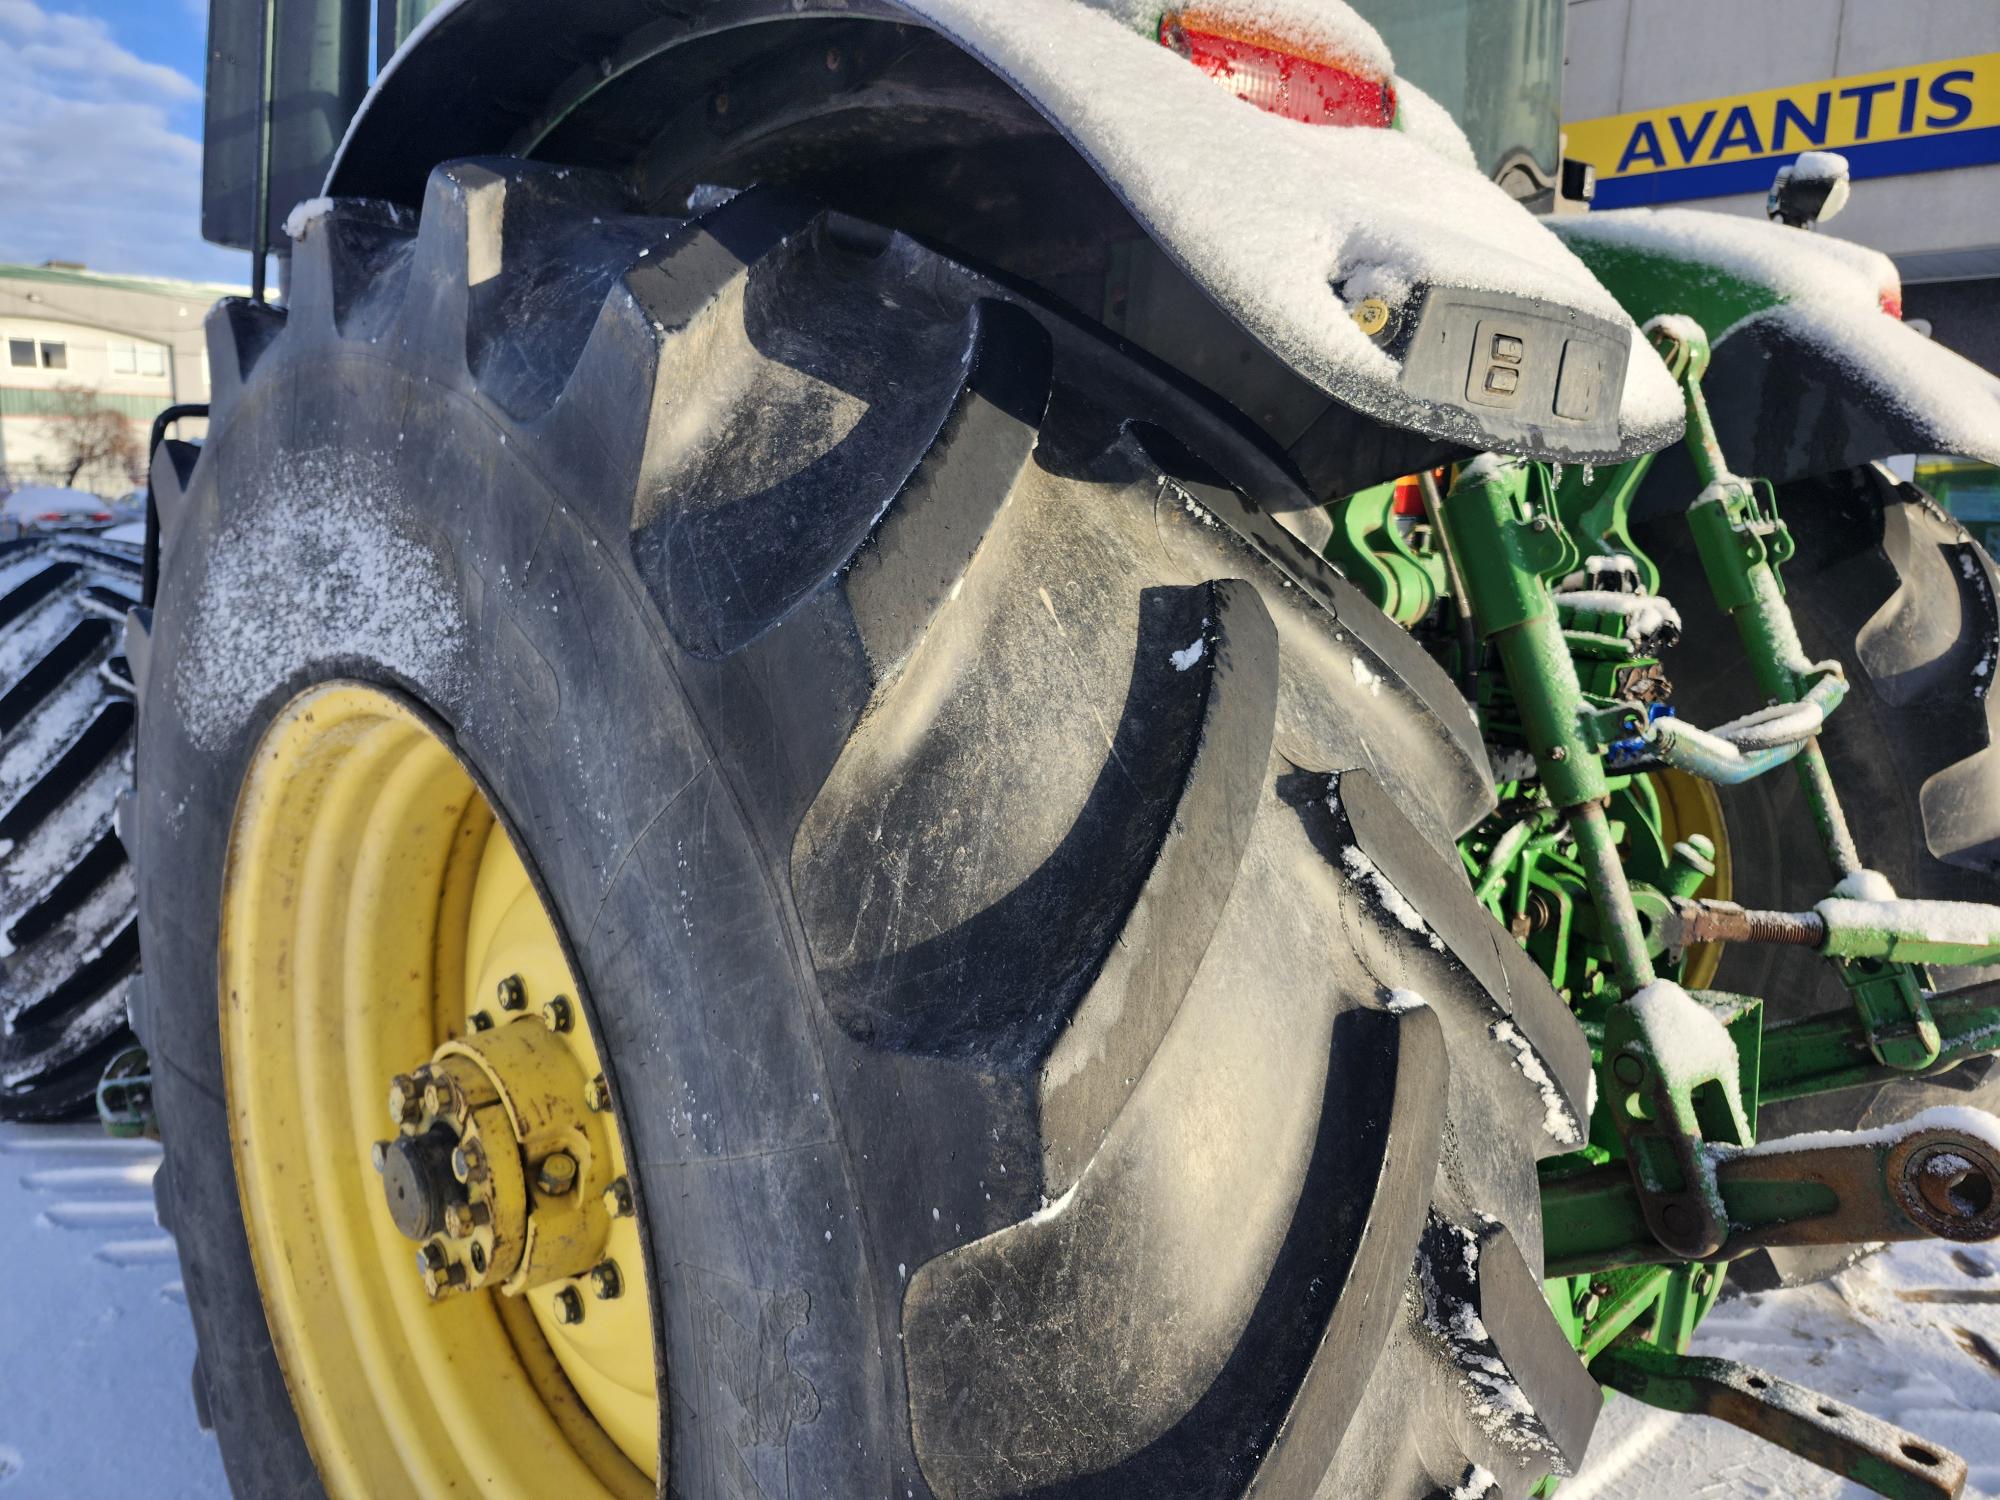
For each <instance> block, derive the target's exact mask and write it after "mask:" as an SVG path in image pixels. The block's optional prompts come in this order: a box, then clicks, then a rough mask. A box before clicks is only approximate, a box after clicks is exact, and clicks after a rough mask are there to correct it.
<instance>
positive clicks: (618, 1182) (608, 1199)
mask: <svg viewBox="0 0 2000 1500" xmlns="http://www.w3.org/2000/svg"><path fill="white" fill-rule="evenodd" d="M604 1211H605V1212H606V1213H608V1214H609V1215H611V1217H612V1218H614V1219H629V1218H631V1217H632V1184H631V1181H630V1180H629V1179H627V1178H624V1177H618V1178H614V1179H613V1180H612V1182H611V1185H610V1186H609V1187H607V1188H606V1189H605V1190H604Z"/></svg>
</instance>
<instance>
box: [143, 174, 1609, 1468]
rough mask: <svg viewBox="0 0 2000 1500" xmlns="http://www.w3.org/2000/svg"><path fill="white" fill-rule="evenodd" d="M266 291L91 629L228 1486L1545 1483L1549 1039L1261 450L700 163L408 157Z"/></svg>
mask: <svg viewBox="0 0 2000 1500" xmlns="http://www.w3.org/2000/svg"><path fill="white" fill-rule="evenodd" d="M292 285H293V288H294V294H293V302H292V305H291V307H290V309H289V311H288V312H285V313H279V312H276V311H272V310H268V309H264V308H261V307H255V306H252V305H249V304H246V303H240V302H238V303H226V304H224V305H223V306H222V307H221V308H219V309H218V311H217V312H216V313H215V314H214V315H213V316H212V319H211V323H210V328H211V335H212V365H213V368H214V370H215V374H216V391H215V395H214V408H213V414H212V429H211V432H212V435H211V437H210V439H209V441H208V443H207V444H206V446H205V447H204V449H203V452H202V455H201V459H200V463H199V465H198V466H197V467H196V468H195V469H194V471H193V473H192V476H191V479H190V480H189V482H188V484H187V486H186V488H185V489H184V491H181V492H179V493H174V494H170V495H166V496H164V497H163V498H162V513H163V519H164V524H165V529H166V547H165V555H164V562H163V571H162V580H161V588H160V597H159V606H158V610H157V612H156V615H155V617H154V618H153V620H152V622H151V631H150V635H149V638H148V640H149V644H148V649H147V651H146V653H145V657H146V660H147V662H148V669H147V671H146V673H145V674H144V675H145V677H146V680H145V681H144V683H143V684H142V685H141V705H142V706H141V712H140V754H139V765H140V782H139V794H138V805H137V818H136V824H137V827H138V830H139V834H138V843H139V861H140V866H141V872H142V879H141V887H142V908H141V909H142V912H143V923H144V933H145V941H146V944H147V948H146V952H147V964H148V974H149V979H150V980H151V982H152V983H151V993H152V995H153V997H154V998H153V1003H154V1005H155V1006H156V1007H157V1021H158V1030H159V1032H160V1038H159V1043H158V1047H157V1049H156V1053H157V1055H156V1057H155V1062H156V1068H155V1076H156V1104H157V1107H158V1111H159V1115H160V1122H161V1128H162V1134H163V1136H164V1139H165V1143H166V1152H167V1160H166V1166H165V1168H164V1172H163V1177H162V1183H161V1194H162V1206H163V1209H164V1211H165V1214H166V1217H167V1218H168V1220H169V1221H170V1225H171V1227H172V1228H173V1229H174V1231H175V1233H176V1236H177V1239H178V1242H179V1245H180V1250H181V1256H182V1260H183V1264H184V1267H185V1270H186V1284H187V1288H188V1302H189V1306H190V1309H191V1311H192V1313H193V1315H194V1320H195V1323H196V1327H197V1331H198V1333H199V1336H200V1345H201V1356H200V1369H199V1373H198V1376H197V1385H198V1394H199V1395H200V1397H201V1399H202V1401H203V1402H204V1404H205V1406H206V1409H207V1412H208V1414H209V1416H210V1418H211V1420H212V1422H213V1425H214V1428H215V1431H216V1434H217V1437H218V1440H219V1442H220V1444H221V1446H222V1450H223V1456H224V1460H225V1462H226V1464H227V1467H228V1469H229V1472H230V1475H231V1478H232V1481H233V1483H234V1484H235V1486H236V1487H237V1489H238V1490H239V1491H241V1492H242V1493H244V1494H256V1495H265V1494H293V1493H312V1492H314V1491H315V1490H316V1489H317V1488H323V1489H324V1490H326V1491H328V1492H330V1493H332V1494H335V1495H339V1496H355V1495H392V1494H406V1493H421V1494H426V1495H431V1494H447V1493H456V1494H484V1495H548V1494H565V1495H571V1494H574V1495H594V1494H626V1493H633V1492H641V1491H645V1492H650V1491H652V1490H654V1489H655V1488H656V1487H657V1489H658V1491H659V1492H660V1493H672V1494H676V1495H687V1496H703V1497H706V1496H735V1495H750V1494H760V1495H786V1494H795V1495H801V1496H804V1495H814V1496H817V1495H829V1494H830V1495H837V1496H851V1495H879V1494H884V1493H892V1494H897V1495H906V1494H908V1495H936V1496H944V1497H954V1500H957V1497H965V1500H973V1497H989V1496H990V1497H1000V1496H1012V1495H1023V1494H1029V1493H1033V1494H1036V1495H1049V1496H1053V1495H1075V1496H1085V1495H1089V1496H1117V1495H1132V1496H1140V1495H1143V1496H1149V1497H1194V1496H1202V1497H1208V1496H1233V1495H1242V1494H1245V1493H1248V1492H1249V1491H1250V1490H1251V1489H1252V1488H1253V1487H1254V1488H1256V1489H1257V1490H1258V1491H1259V1493H1264V1494H1269V1495H1273V1496H1297V1497H1305V1496H1310V1495H1316V1494H1325V1493H1335V1494H1369V1495H1375V1496H1385V1497H1390V1500H1427V1497H1430V1496H1433V1495H1436V1494H1439V1493H1452V1492H1457V1493H1466V1494H1492V1493H1504V1494H1523V1493H1526V1491H1527V1490H1528V1489H1530V1488H1532V1487H1533V1486H1534V1485H1535V1484H1536V1483H1538V1482H1539V1481H1540V1480H1541V1479H1542V1477H1543V1476H1545V1475H1548V1474H1551V1473H1566V1472H1568V1471H1569V1470H1570V1469H1572V1468H1573V1467H1574V1465H1575V1464H1576V1463H1577V1462H1578V1460H1579V1459H1580V1458H1581V1455H1582V1450H1583V1446H1584V1443H1585V1441H1586V1440H1587V1437H1588V1434H1589V1432H1590V1428H1591V1425H1592V1423H1593V1421H1594V1419H1595V1414H1596V1412H1597V1410H1598V1408H1599V1405H1600V1397H1599V1392H1598V1389H1597V1387H1596V1385H1595V1384H1594V1383H1593V1382H1591V1380H1590V1379H1589V1377H1588V1375H1587V1374H1586V1373H1585V1371H1584V1369H1583V1367H1582V1365H1581V1364H1580V1362H1579V1361H1578V1359H1577V1356H1576V1354H1575V1352H1574V1351H1573V1350H1572V1349H1571V1348H1570V1346H1569V1344H1568V1343H1567V1341H1566V1340H1565V1339H1564V1337H1563V1335H1562V1332H1561V1330H1560V1328H1559V1327H1558V1326H1557V1324H1556V1322H1555V1321H1554V1319H1553V1317H1552V1316H1551V1314H1550V1312H1549V1309H1548V1307H1547V1305H1546V1304H1545V1303H1544V1301H1543V1299H1542V1293H1541V1267H1542V1255H1541V1241H1542V1236H1541V1223H1540V1191H1539V1187H1538V1183H1537V1180H1536V1162H1537V1160H1538V1159H1539V1158H1541V1157H1544V1156H1548V1155H1552V1154H1555V1153H1558V1152H1561V1151H1565V1150H1568V1149H1570V1148H1572V1147H1573V1146H1574V1145H1575V1144H1576V1143H1577V1142H1578V1141H1579V1140H1580V1139H1581V1129H1582V1125H1581V1111H1582V1109H1583V1100H1584V1095H1585V1092H1586V1090H1587V1087H1588V1072H1589V1066H1590V1057H1589V1049H1588V1045H1587V1044H1586V1042H1585V1040H1584V1037H1583V1035H1582V1033H1581V1031H1580V1030H1579V1029H1578V1027H1577V1026H1576V1024H1575V1022H1574V1021H1573V1020H1572V1018H1571V1017H1570V1015H1569V1014H1568V1012H1567V1011H1566V1010H1565V1009H1564V1007H1563V1006H1562V1004H1561V1002H1560V1001H1559V1000H1558V999H1557V998H1556V996H1555V994H1554V992H1553V991H1552V990H1551V989H1550V988H1549V986H1548V984H1547V982H1546V981H1545V980H1544V979H1542V977H1541V976H1540V975H1539V973H1537V972H1536V971H1535V970H1534V969H1533V966H1532V965H1531V964H1530V963H1529V962H1528V961H1527V960H1526V958H1525V956H1524V955H1522V954H1521V953H1520V952H1519V950H1518V949H1517V948H1516V947H1515V946H1514V945H1513V944H1512V943H1510V942H1509V941H1507V939H1506V936H1505V934H1504V933H1503V932H1502V931H1501V930H1500V929H1498V928H1497V926H1496V925H1495V924H1494V923H1493V921H1492V920H1491V919H1490V918H1489V917H1488V916H1487V915H1486V913H1485V912H1484V911H1483V910H1482V909H1481V908H1480V907H1479V906H1478V905H1477V903H1476V902H1474V900H1473V899H1472V897H1471V894H1470V892H1469V891H1467V890H1466V888H1465V884H1464V881H1463V879H1462V878H1461V877H1460V876H1459V874H1458V872H1457V868H1456V865H1455V858H1456V857H1455V855H1454V854H1453V853H1452V840H1453V838H1454V837H1455V836H1457V835H1458V834H1459V833H1461V832H1462V831H1463V830H1464V829H1465V828H1467V827H1468V826H1470V825H1471V824H1472V823H1473V822H1475V821H1476V820H1477V819H1478V818H1479V817H1480V816H1481V815H1482V814H1483V813H1484V812H1485V811H1486V809H1487V808H1488V806H1489V805H1490V802H1491V791H1490V780H1489V773H1488V770H1487V767H1486V764H1485V760H1484V756H1483V753H1482V752H1481V750H1480V747H1479V745H1478V741H1477V738H1476V735H1475V733H1474V728H1473V725H1472V722H1471V719H1470V716H1469V715H1467V713H1466V712H1465V708H1464V704H1463V702H1462V701H1461V700H1460V699H1459V698H1458V697H1457V696H1456V694H1455V693H1454V691H1453V689H1452V687H1451V684H1450V683H1449V682H1448V681H1447V680H1446V679H1445V677H1444V676H1443V675H1442V674H1441V673H1440V672H1439V671H1438V670H1437V669H1436V667H1435V666H1434V665H1433V664H1432V663H1431V662H1430V661H1429V659H1428V658H1427V657H1425V656H1424V654H1423V653H1422V651H1421V650H1420V649H1419V648H1418V647H1417V646H1416V645H1415V643H1414V642H1412V641H1411V640H1410V639H1409V638H1408V637H1407V636H1406V635H1404V634H1403V633H1402V632H1401V631H1399V630H1398V629H1397V628H1396V627H1395V626H1394V624H1393V623H1392V622H1390V621H1389V620H1388V619H1387V618H1386V617H1384V616H1382V615H1381V614H1380V613H1379V612H1377V611H1375V610H1374V609H1372V608H1371V607H1370V606H1369V605H1368V604H1367V603H1366V602H1365V600H1363V599H1362V598H1361V596H1360V595H1358V594H1357V593H1356V592H1355V591H1354V590H1353V589H1352V588H1350V587H1349V586H1348V585H1346V583H1345V582H1344V581H1343V580H1341V579H1340V578H1338V577H1337V576H1336V575H1334V574H1333V573H1332V572H1331V570H1329V569H1328V568H1326V567H1325V566H1324V565H1323V564H1322V563H1321V562H1320V561H1319V560H1318V559H1317V558H1316V557H1314V556H1313V555H1312V554H1311V552H1310V551H1309V550H1308V549H1307V548H1306V547H1304V546H1303V545H1302V544H1300V543H1299V542H1297V541H1296V540H1295V539H1294V538H1293V537H1292V536H1291V535H1290V534H1289V533H1288V532H1287V531H1286V530H1285V529H1284V528H1283V527H1282V526H1281V525H1279V524H1277V523H1276V522H1275V521H1274V520H1273V519H1272V515H1271V512H1272V511H1274V510H1285V509H1292V508H1300V509H1303V508H1305V507H1306V506H1307V505H1308V503H1309V502H1308V497H1306V496H1305V495H1303V494H1302V493H1300V492H1299V491H1297V490H1296V488H1295V487H1294V486H1293V484H1292V482H1291V481H1290V480H1289V479H1288V478H1287V477H1286V472H1285V470H1284V469H1283V467H1282V466H1281V465H1280V464H1279V463H1278V462H1276V461H1274V460H1273V459H1272V458H1271V457H1270V456H1269V454H1268V452H1267V450H1266V449H1265V448H1264V447H1263V446H1262V445H1261V442H1260V440H1258V439H1257V438H1255V437H1254V436H1252V435H1249V434H1246V433H1245V432H1244V431H1243V430H1242V429H1240V428H1239V427H1238V426H1236V425H1235V422H1234V419H1233V418H1231V417H1230V416H1229V415H1228V414H1227V413H1226V412H1224V411H1223V410H1222V409H1220V408H1219V407H1212V406H1210V405H1208V404H1206V403H1205V402H1204V401H1202V400H1200V399H1198V398H1196V397H1194V396H1191V395H1189V394H1187V392H1186V391H1185V389H1184V388H1183V387H1182V386H1180V385H1179V384H1178V383H1176V382H1174V381H1172V380H1170V379H1168V378H1166V377H1165V376H1164V375H1163V374H1162V373H1161V372H1158V371H1156V370H1154V369H1152V368H1150V367H1147V366H1144V365H1142V364H1140V363H1138V362H1136V361H1135V359H1134V357H1133V356H1131V355H1130V354H1129V353H1126V352H1123V351H1120V350H1118V349H1115V348H1114V347H1112V346H1111V345H1110V344H1108V343H1107V342H1105V341H1103V340H1102V339H1100V338H1099V337H1098V336H1097V335H1096V334H1095V333H1094V332H1093V331H1091V330H1088V329H1085V328H1083V327H1080V326H1078V325H1076V324H1075V323H1073V322H1070V321H1066V320H1065V319H1064V318H1062V317H1061V316H1058V315H1056V314H1054V313H1051V312H1049V311H1047V310H1045V309H1042V308H1040V307H1037V306H1033V305H1030V304H1026V303H1024V302H1023V301H1021V300H1020V298H1019V297H1018V295H1017V294H1015V293H1011V292H1006V291H1003V290H1002V289H1000V288H999V287H997V286H995V285H992V284H990V283H988V282H986V281H984V280H982V279H981V278H980V277H978V276H977V275H976V274H974V273H972V272H970V271H968V270H965V269H964V268H961V267H957V266H954V265H952V264H951V263H950V262H948V261H947V260H945V259H944V258H942V256H940V255H939V254H938V253H937V252H935V251H933V250H930V249H927V248H924V247H921V246H918V245H916V244H914V243H913V242H911V241H909V240H907V239H904V238H901V237H899V236H894V235H890V234H886V233H882V232H879V231H876V230H873V229H871V228H869V227H868V226H865V225H860V224H856V223H854V222H852V221H849V220H846V219H843V218H841V217H840V216H838V215H833V214H828V213H825V212H822V211H819V210H817V209H815V208H813V207H812V206H810V205H807V204H803V203H801V202H799V201H798V200H796V199H793V198H790V197H786V196H783V195H779V194H773V193H768V192H764V191H760V190H754V189H753V190H751V191H748V192H745V193H743V194H740V195H738V196H736V197H735V198H733V199H731V200H730V201H729V202H728V203H726V204H724V205H722V206H720V207H718V208H715V209H712V210H710V211H709V212H708V213H707V214H705V215H704V216H703V217H701V218H699V219H697V220H693V221H688V222H681V221H678V220H663V219H659V218H654V217H648V216H645V215H643V214H640V213H639V212H637V211H635V210H634V208H633V207H632V206H631V205H630V204H628V203H627V202H625V201H624V199H623V197H622V196H621V191H620V189H619V188H617V187H616V186H615V185H614V184H612V183H611V182H609V181H608V180H604V179H599V178H596V177H593V176H591V175H590V174H587V173H584V172H573V171H563V170H559V169H550V168H541V167H534V166H528V165H523V164H521V163H518V162H511V161H494V162H470V163H458V164H454V165H451V166H447V167H444V168H440V169H439V170H438V171H437V172H436V173H435V174H434V175H433V177H432V180H431V184H430V189H429V194H428V198H427V200H426V202H425V205H424V208H423V213H422V217H421V224H420V226H419V225H418V224H417V223H415V222H413V221H412V220H411V219H410V218H409V216H407V215H406V214H404V213H403V212H401V211H398V210H394V209H391V208H388V207H386V206H384V205H379V204H369V203H357V202H343V203H340V204H337V205H336V206H335V207H334V208H333V209H332V211H331V212H330V213H328V214H327V215H325V216H323V217H320V218H316V219H314V220H313V221H312V222H311V223H310V224H309V225H308V226H307V227H306V229H305V231H304V238H303V240H302V241H301V243H300V244H299V245H298V246H297V249H296V252H295V257H294V271H293V282H292ZM1169 432H1171V433H1172V434H1173V436H1171V437H1170V436H1168V434H1169ZM1224 476H1227V477H1226V478H1225V477H1224ZM385 1108H387V1109H389V1110H390V1111H391V1115H389V1116H385V1114H384V1110H385ZM378 1142H379V1143H380V1144H379V1146H378V1144H377V1143H378Z"/></svg>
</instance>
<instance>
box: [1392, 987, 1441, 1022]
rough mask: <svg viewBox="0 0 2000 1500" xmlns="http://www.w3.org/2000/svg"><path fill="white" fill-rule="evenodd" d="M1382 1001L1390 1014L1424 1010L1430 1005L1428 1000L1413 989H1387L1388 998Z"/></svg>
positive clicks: (1395, 1014) (1397, 1014)
mask: <svg viewBox="0 0 2000 1500" xmlns="http://www.w3.org/2000/svg"><path fill="white" fill-rule="evenodd" d="M1382 1003H1383V1004H1384V1005H1385V1006H1386V1007H1387V1008H1388V1011H1389V1014H1390V1015H1392V1016H1400V1015H1403V1014H1405V1013H1406V1012H1408V1011H1413V1010H1424V1009H1427V1008H1428V1007H1429V1006H1430V1001H1428V1000H1426V999H1425V998H1424V997H1423V996H1422V995H1420V994H1418V993H1417V992H1416V991H1415V990H1402V989H1396V990H1391V991H1389V998H1388V999H1387V1000H1385V1001H1383V1002H1382Z"/></svg>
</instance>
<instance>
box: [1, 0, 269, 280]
mask: <svg viewBox="0 0 2000 1500" xmlns="http://www.w3.org/2000/svg"><path fill="white" fill-rule="evenodd" d="M207 13H208V6H207V4H206V0H0V261H11V262H26V263H29V264H34V263H38V262H40V261H44V260H50V259H55V260H80V261H82V262H84V263H85V264H86V265H88V266H90V267H91V268H92V269H94V270H100V271H122V272H129V273H139V274H145V275H156V276H192V277H199V278H202V279H215V280H224V281H231V282H242V281H245V280H247V279H248V277H249V257H248V256H246V255H243V254H241V253H240V252H237V251H230V250H220V249H217V248H216V247H215V246H213V245H208V244H205V243H203V241H202V238H201V228H200V207H201V85H202V72H203V66H202V56H203V45H204V31H205V28H206V26H207Z"/></svg>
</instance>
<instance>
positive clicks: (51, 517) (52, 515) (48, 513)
mask: <svg viewBox="0 0 2000 1500" xmlns="http://www.w3.org/2000/svg"><path fill="white" fill-rule="evenodd" d="M62 518H63V514H62V512H61V511H59V510H45V511H43V512H42V513H41V514H40V515H39V516H36V517H35V519H36V520H37V521H60V520H61V519H62Z"/></svg>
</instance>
